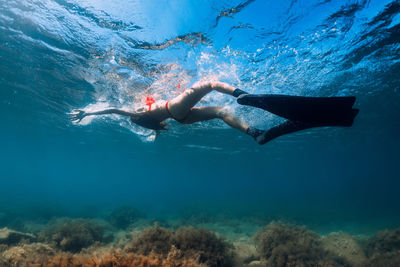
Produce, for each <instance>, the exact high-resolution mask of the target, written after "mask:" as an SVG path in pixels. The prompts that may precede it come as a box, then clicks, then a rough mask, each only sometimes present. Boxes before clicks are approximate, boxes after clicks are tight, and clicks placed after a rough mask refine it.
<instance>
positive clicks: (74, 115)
mask: <svg viewBox="0 0 400 267" xmlns="http://www.w3.org/2000/svg"><path fill="white" fill-rule="evenodd" d="M105 114H118V115H123V116H132V115H134V114H135V113H133V112H129V111H126V110H123V109H118V108H107V109H103V110H98V111H94V112H85V111H83V110H81V109H74V110H73V111H72V112H71V113H69V114H68V115H70V116H71V118H70V119H71V121H75V122H80V121H81V120H82V119H83V118H84V117H86V116H92V115H105Z"/></svg>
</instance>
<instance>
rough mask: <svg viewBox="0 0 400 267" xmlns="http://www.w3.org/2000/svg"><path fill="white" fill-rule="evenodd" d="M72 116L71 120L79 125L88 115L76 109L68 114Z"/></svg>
mask: <svg viewBox="0 0 400 267" xmlns="http://www.w3.org/2000/svg"><path fill="white" fill-rule="evenodd" d="M68 115H69V116H70V118H69V119H70V120H71V121H73V122H75V123H79V122H80V121H81V120H82V119H83V118H85V117H86V116H87V115H88V114H87V113H86V112H85V111H83V110H81V109H74V110H73V111H72V112H71V113H68Z"/></svg>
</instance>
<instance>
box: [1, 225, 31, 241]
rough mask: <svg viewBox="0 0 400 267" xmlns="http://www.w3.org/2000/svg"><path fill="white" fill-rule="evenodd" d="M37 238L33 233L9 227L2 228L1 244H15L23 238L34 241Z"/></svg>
mask: <svg viewBox="0 0 400 267" xmlns="http://www.w3.org/2000/svg"><path fill="white" fill-rule="evenodd" d="M35 239H36V237H35V236H34V235H33V234H27V233H22V232H18V231H14V230H10V229H8V228H7V227H4V228H2V229H0V244H6V245H13V244H16V243H18V242H20V241H22V240H28V241H33V240H35Z"/></svg>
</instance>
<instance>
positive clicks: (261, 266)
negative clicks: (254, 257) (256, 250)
mask: <svg viewBox="0 0 400 267" xmlns="http://www.w3.org/2000/svg"><path fill="white" fill-rule="evenodd" d="M249 266H252V267H265V266H267V265H266V263H265V262H262V261H252V262H250V263H249Z"/></svg>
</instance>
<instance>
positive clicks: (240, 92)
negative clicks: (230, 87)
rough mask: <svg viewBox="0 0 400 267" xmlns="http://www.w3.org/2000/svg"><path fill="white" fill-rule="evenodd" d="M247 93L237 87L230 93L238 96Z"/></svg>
mask: <svg viewBox="0 0 400 267" xmlns="http://www.w3.org/2000/svg"><path fill="white" fill-rule="evenodd" d="M248 94H249V93H247V92H245V91H243V90H240V89H239V88H237V89H235V91H233V93H232V95H233V96H234V97H239V96H241V95H248Z"/></svg>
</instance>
